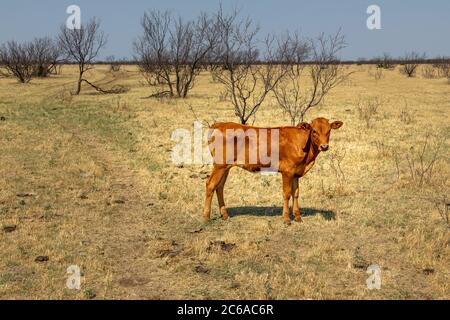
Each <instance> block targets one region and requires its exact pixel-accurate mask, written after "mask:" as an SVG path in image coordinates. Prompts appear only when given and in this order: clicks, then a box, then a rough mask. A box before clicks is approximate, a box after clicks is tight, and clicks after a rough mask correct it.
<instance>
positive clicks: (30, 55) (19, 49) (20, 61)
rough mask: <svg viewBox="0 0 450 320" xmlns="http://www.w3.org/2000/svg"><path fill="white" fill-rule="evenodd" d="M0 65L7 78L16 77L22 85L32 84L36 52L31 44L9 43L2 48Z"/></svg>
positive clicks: (0, 48)
mask: <svg viewBox="0 0 450 320" xmlns="http://www.w3.org/2000/svg"><path fill="white" fill-rule="evenodd" d="M0 65H2V66H3V67H4V69H5V70H6V72H5V73H4V75H5V76H14V77H16V78H17V79H18V80H19V82H21V83H28V82H30V80H31V78H32V76H33V72H34V71H35V64H34V52H33V46H32V44H31V43H29V42H27V43H23V44H20V43H17V42H16V41H8V42H7V43H6V44H3V45H2V46H1V47H0Z"/></svg>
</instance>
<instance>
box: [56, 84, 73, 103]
mask: <svg viewBox="0 0 450 320" xmlns="http://www.w3.org/2000/svg"><path fill="white" fill-rule="evenodd" d="M56 99H57V100H58V101H60V102H61V103H63V104H70V103H72V100H73V95H72V93H71V92H70V90H68V89H67V88H66V87H64V88H62V89H61V90H59V91H58V92H57V94H56Z"/></svg>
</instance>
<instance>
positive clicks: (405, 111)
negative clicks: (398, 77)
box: [399, 99, 414, 124]
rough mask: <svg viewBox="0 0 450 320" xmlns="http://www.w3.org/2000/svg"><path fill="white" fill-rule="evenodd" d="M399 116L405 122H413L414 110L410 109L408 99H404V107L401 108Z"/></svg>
mask: <svg viewBox="0 0 450 320" xmlns="http://www.w3.org/2000/svg"><path fill="white" fill-rule="evenodd" d="M399 118H400V121H401V122H403V123H404V124H411V123H412V122H413V121H414V112H413V111H411V110H410V109H409V107H408V102H407V101H406V99H405V100H404V105H403V107H402V108H401V109H400V115H399Z"/></svg>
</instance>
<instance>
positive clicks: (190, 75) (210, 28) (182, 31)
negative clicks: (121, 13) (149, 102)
mask: <svg viewBox="0 0 450 320" xmlns="http://www.w3.org/2000/svg"><path fill="white" fill-rule="evenodd" d="M141 25H142V28H143V30H144V34H143V35H142V36H141V37H140V38H139V39H138V40H137V41H136V42H135V44H134V49H135V53H136V56H137V60H138V61H139V68H140V71H141V72H142V74H143V75H144V77H145V79H146V80H147V82H148V83H149V84H150V85H163V86H164V87H166V90H165V91H161V92H158V93H156V94H153V95H152V96H158V95H162V94H167V95H170V96H175V95H176V96H178V97H182V98H186V97H187V95H188V93H189V90H191V89H192V88H193V86H194V83H195V78H196V76H197V75H198V74H199V72H200V71H201V69H202V65H203V64H204V63H205V62H206V58H207V56H208V53H209V52H210V51H211V50H212V48H213V47H214V45H215V44H216V42H217V32H216V30H215V26H216V24H215V23H213V21H212V19H211V18H209V17H208V16H207V15H206V14H204V13H202V14H200V15H199V16H198V17H197V19H196V20H191V21H183V20H182V19H181V17H176V18H174V17H173V16H172V15H171V13H170V12H169V11H164V12H161V11H157V10H153V11H150V12H148V13H145V14H144V17H143V19H142V21H141Z"/></svg>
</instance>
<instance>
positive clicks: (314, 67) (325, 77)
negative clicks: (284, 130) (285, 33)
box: [274, 30, 350, 125]
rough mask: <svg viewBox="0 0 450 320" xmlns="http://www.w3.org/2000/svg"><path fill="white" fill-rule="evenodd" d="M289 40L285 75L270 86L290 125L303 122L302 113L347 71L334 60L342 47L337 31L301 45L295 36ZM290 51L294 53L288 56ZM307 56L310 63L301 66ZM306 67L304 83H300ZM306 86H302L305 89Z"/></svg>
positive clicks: (345, 76) (319, 100)
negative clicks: (273, 86) (288, 118)
mask: <svg viewBox="0 0 450 320" xmlns="http://www.w3.org/2000/svg"><path fill="white" fill-rule="evenodd" d="M289 43H290V44H291V45H290V46H291V48H293V50H292V49H291V50H289V51H288V52H290V54H289V55H290V56H293V57H294V59H289V60H290V61H289V69H288V73H287V76H286V77H284V78H283V80H282V81H280V82H279V83H278V85H276V86H275V88H274V93H275V97H276V98H277V101H278V104H279V105H280V106H281V108H282V109H283V110H284V111H285V112H286V113H287V114H288V116H289V117H290V120H291V124H292V125H295V124H297V122H299V121H304V118H305V115H306V113H307V112H308V111H309V110H310V109H311V108H313V107H315V106H317V105H318V104H319V103H321V102H322V101H323V99H324V97H325V96H326V95H327V94H328V93H329V92H330V90H331V89H333V88H334V87H336V86H337V85H339V84H340V83H341V82H343V81H344V80H345V79H347V77H348V76H349V74H350V73H348V72H346V71H345V70H344V68H343V67H342V65H341V64H340V61H339V59H338V53H339V52H340V51H341V50H342V49H343V48H344V47H345V39H344V36H343V35H342V34H341V31H340V30H339V31H338V32H337V33H336V34H335V35H333V36H326V35H324V34H321V35H320V36H319V37H318V38H317V39H310V40H309V44H304V43H302V42H301V41H299V40H298V38H291V39H290V41H289ZM292 53H294V55H292ZM305 58H309V62H310V65H308V66H305V65H304V59H305ZM305 68H306V69H307V72H306V74H307V76H308V78H309V79H308V80H309V81H308V84H307V85H304V83H305V82H302V78H303V74H304V69H305ZM305 87H306V88H305Z"/></svg>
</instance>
